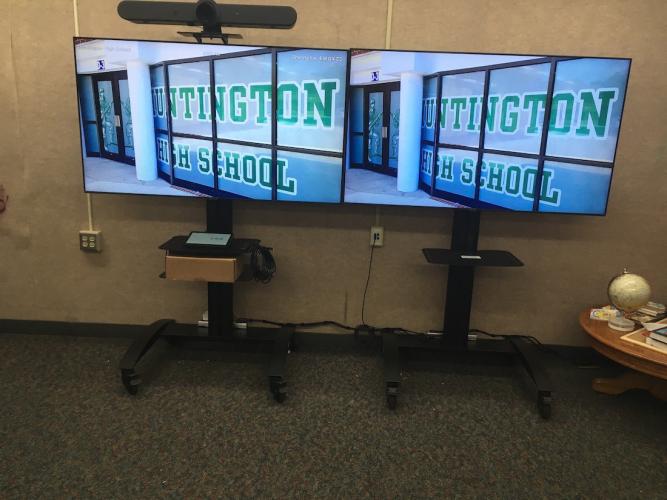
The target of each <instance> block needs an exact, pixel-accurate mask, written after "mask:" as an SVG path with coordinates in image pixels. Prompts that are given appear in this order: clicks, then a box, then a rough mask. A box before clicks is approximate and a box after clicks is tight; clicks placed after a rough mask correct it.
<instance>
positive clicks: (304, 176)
mask: <svg viewBox="0 0 667 500" xmlns="http://www.w3.org/2000/svg"><path fill="white" fill-rule="evenodd" d="M341 167H342V159H341V158H332V157H329V156H317V155H309V154H303V153H290V152H286V151H278V166H277V174H278V175H277V180H276V182H277V187H278V199H279V200H285V201H320V202H328V203H338V202H339V201H340V194H341V193H340V187H341Z"/></svg>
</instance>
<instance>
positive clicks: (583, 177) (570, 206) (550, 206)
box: [540, 161, 611, 215]
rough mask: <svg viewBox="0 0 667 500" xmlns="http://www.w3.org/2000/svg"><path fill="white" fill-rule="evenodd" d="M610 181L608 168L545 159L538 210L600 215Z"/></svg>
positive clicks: (602, 212)
mask: <svg viewBox="0 0 667 500" xmlns="http://www.w3.org/2000/svg"><path fill="white" fill-rule="evenodd" d="M610 182H611V169H610V168H605V167H591V166H588V165H574V164H572V163H557V162H552V161H545V162H544V172H543V174H542V189H541V190H540V212H565V213H578V214H596V215H602V214H604V212H605V207H606V206H607V196H608V194H609V183H610Z"/></svg>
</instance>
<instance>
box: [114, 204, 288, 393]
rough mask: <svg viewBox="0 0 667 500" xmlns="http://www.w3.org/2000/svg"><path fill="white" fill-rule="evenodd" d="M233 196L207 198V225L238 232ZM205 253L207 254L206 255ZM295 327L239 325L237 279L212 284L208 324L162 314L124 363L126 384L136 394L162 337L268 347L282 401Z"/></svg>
mask: <svg viewBox="0 0 667 500" xmlns="http://www.w3.org/2000/svg"><path fill="white" fill-rule="evenodd" d="M232 214H233V211H232V201H231V200H218V199H216V200H213V199H211V200H207V201H206V230H207V231H208V232H211V233H232V226H233V224H232ZM202 256H203V255H202ZM293 337H294V328H291V327H287V326H286V327H282V328H250V327H248V328H247V329H245V328H244V329H240V328H234V284H233V283H212V282H209V283H208V329H204V328H198V327H197V326H196V325H183V324H177V323H176V322H175V321H174V320H170V319H161V320H159V321H156V322H155V323H152V324H151V325H149V326H147V327H146V329H145V332H144V333H143V334H142V335H141V336H139V338H137V339H136V340H135V341H134V342H133V343H132V345H130V347H129V349H128V350H127V352H126V353H125V355H124V356H123V359H122V360H121V362H120V375H121V381H122V383H123V386H124V387H125V389H126V390H127V392H128V393H129V394H136V393H137V390H138V387H139V384H140V383H141V380H140V378H139V374H138V370H137V365H138V364H139V362H140V361H141V360H142V359H144V358H145V357H146V355H147V354H148V353H149V351H150V350H151V348H152V347H153V345H154V344H155V343H156V342H158V341H159V340H163V341H166V342H167V343H169V344H170V345H174V346H177V347H183V346H187V345H188V344H192V343H198V344H204V345H206V346H207V348H210V349H212V350H223V351H233V352H264V353H268V354H269V364H268V381H269V390H270V391H271V394H272V395H273V398H274V399H275V400H276V401H277V402H279V403H282V402H283V401H285V399H286V398H287V382H286V380H285V370H286V364H287V354H288V353H289V352H290V350H291V349H292V348H293V342H294V338H293Z"/></svg>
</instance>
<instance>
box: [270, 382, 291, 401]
mask: <svg viewBox="0 0 667 500" xmlns="http://www.w3.org/2000/svg"><path fill="white" fill-rule="evenodd" d="M271 394H273V399H274V400H275V401H276V402H277V403H284V402H285V400H286V399H287V383H286V382H272V383H271Z"/></svg>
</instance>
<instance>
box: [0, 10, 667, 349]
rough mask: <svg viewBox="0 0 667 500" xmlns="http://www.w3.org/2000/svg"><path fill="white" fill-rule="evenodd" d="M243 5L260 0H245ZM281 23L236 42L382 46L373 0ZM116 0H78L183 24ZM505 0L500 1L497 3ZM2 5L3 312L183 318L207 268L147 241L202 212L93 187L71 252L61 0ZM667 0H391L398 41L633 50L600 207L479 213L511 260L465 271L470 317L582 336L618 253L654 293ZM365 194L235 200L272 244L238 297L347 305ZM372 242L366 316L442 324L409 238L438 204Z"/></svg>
mask: <svg viewBox="0 0 667 500" xmlns="http://www.w3.org/2000/svg"><path fill="white" fill-rule="evenodd" d="M251 3H273V2H259V1H258V0H253V1H252V2H251ZM281 3H283V4H291V5H293V6H294V7H295V8H296V9H297V10H298V13H299V20H298V22H297V25H296V26H295V28H294V29H292V30H290V31H260V30H247V31H245V32H244V33H243V34H244V36H245V39H244V42H245V43H248V44H255V45H262V44H282V45H312V46H324V47H341V48H348V47H377V48H381V47H383V46H384V40H385V18H386V9H387V1H386V0H368V1H366V2H357V1H352V0H345V1H342V0H339V1H335V2H334V1H324V0H317V1H315V0H300V1H296V0H291V1H289V0H284V1H282V2H281ZM116 4H117V0H104V1H102V0H79V22H80V33H81V35H82V36H96V37H104V36H109V37H128V38H146V39H164V40H177V39H179V38H178V37H177V35H175V31H176V29H177V28H175V27H155V26H141V25H135V24H131V23H128V22H125V21H122V20H121V19H120V18H118V16H117V15H116V13H115V8H116ZM510 5H511V8H510ZM2 11H3V12H2V16H0V37H2V40H1V41H0V65H1V67H2V70H3V71H2V79H0V102H1V103H2V106H0V108H1V109H2V116H0V151H1V152H2V160H1V161H0V184H4V185H5V187H6V188H7V191H8V192H9V195H10V203H9V206H8V209H7V211H6V212H5V213H4V214H0V317H8V318H34V319H53V320H70V321H74V320H78V321H103V322H150V321H153V320H155V319H157V318H160V317H174V318H176V319H178V320H181V321H188V322H194V321H195V320H196V319H197V318H198V316H199V314H200V313H201V311H202V309H204V308H205V287H204V285H201V284H186V283H175V282H165V281H163V280H160V279H158V278H157V276H158V274H159V273H160V271H161V265H162V262H163V261H162V255H161V253H160V251H159V250H157V246H158V245H159V244H160V243H162V241H164V240H166V239H167V238H168V237H170V236H171V235H174V234H183V233H187V232H188V231H190V230H193V229H197V228H202V227H203V221H204V203H203V201H202V200H190V199H188V200H179V199H163V198H152V197H146V198H141V197H129V196H115V195H96V196H94V197H93V206H94V216H95V225H96V226H97V227H98V228H99V229H101V230H102V231H103V233H104V238H105V250H104V252H103V253H102V254H99V255H89V254H84V253H82V252H80V251H79V250H78V243H77V232H78V230H79V229H81V228H85V227H86V225H87V215H86V198H85V195H84V194H83V193H82V186H81V163H80V146H79V133H78V121H77V111H76V110H77V108H76V95H75V87H74V77H73V62H72V49H71V43H72V42H71V37H72V35H73V34H74V22H73V7H72V2H71V1H70V0H49V1H47V0H41V1H39V2H23V1H19V0H12V1H6V2H4V3H3V5H2ZM666 20H667V4H666V3H665V2H664V1H662V0H654V1H649V0H642V1H634V2H628V1H624V0H618V1H613V0H596V1H581V0H570V1H563V0H561V1H553V0H516V1H514V2H507V1H483V0H449V1H447V2H442V1H440V0H428V1H425V0H419V1H417V0H395V4H394V12H393V29H392V38H391V47H392V48H404V49H431V50H447V51H480V52H513V53H517V52H519V53H537V54H540V53H547V54H552V53H555V54H576V55H605V56H627V57H632V58H633V64H632V74H631V77H630V85H629V89H628V95H627V102H626V106H625V116H624V120H623V127H622V128H623V130H622V133H621V140H620V144H619V148H618V157H617V165H616V172H615V175H614V184H613V187H612V192H611V201H610V203H609V211H608V216H607V217H605V218H595V217H567V216H557V215H542V216H533V215H527V214H501V213H496V214H488V213H484V214H483V216H482V228H481V234H482V236H481V238H480V248H489V249H491V248H498V249H507V250H510V251H512V252H514V253H515V254H516V255H517V256H519V257H520V258H521V259H522V260H523V261H524V262H525V264H526V266H525V267H524V268H520V269H484V270H480V271H479V272H478V273H477V281H476V287H475V297H474V313H473V317H472V326H474V327H478V328H483V329H488V330H491V331H496V332H505V333H508V332H524V333H529V334H532V335H535V336H537V337H539V338H540V339H541V340H543V341H545V342H552V343H560V344H581V343H585V339H584V338H583V336H582V334H581V332H580V331H579V328H578V326H577V321H576V317H577V314H578V312H579V311H580V310H581V309H582V308H584V307H586V306H587V305H589V304H593V303H599V302H604V301H605V300H606V299H605V288H606V285H607V282H608V280H609V278H610V277H611V276H612V275H614V274H615V273H617V272H618V271H620V270H622V268H623V267H624V266H627V267H629V268H630V269H631V270H633V271H635V272H637V273H640V274H642V275H644V276H645V277H647V278H648V280H649V281H650V282H651V283H652V284H653V288H654V292H655V298H657V299H661V300H663V301H664V300H667V279H666V278H665V264H667V258H666V257H665V246H666V245H665V243H666V242H667V231H666V230H667V223H666V222H665V221H666V219H665V212H666V210H667V187H666V186H667V182H665V180H664V179H665V172H666V171H667V165H666V163H665V147H666V144H667V120H665V116H664V115H665V112H666V111H667V109H666V108H667V106H666V104H665V103H666V102H667V101H666V100H665V95H667V80H666V77H665V75H666V74H667V62H666V61H667V60H666V59H665V56H664V50H665V48H666V47H667V21H666ZM375 216H376V213H375V209H374V208H371V207H369V208H364V207H346V206H345V207H336V209H332V208H331V207H320V206H306V205H300V206H285V205H278V204H262V203H252V202H250V203H247V202H245V203H238V204H237V205H236V213H235V233H236V234H237V235H238V236H241V237H243V236H246V237H258V238H261V239H262V240H263V241H264V242H265V243H266V244H269V245H271V246H273V247H274V248H275V256H276V259H277V261H278V274H277V276H276V277H275V279H274V280H273V281H272V282H271V284H269V285H259V284H254V283H248V284H240V285H239V286H238V293H237V300H236V311H237V314H239V315H250V316H254V317H264V318H271V319H276V320H290V321H309V320H317V319H324V318H327V319H334V320H338V321H344V322H347V323H351V324H354V323H358V322H359V321H360V304H361V295H362V292H363V285H364V281H365V277H366V269H367V263H368V252H369V248H368V232H369V226H370V225H371V224H372V223H373V222H374V221H375ZM380 217H381V223H382V225H384V226H385V231H386V235H385V239H386V246H385V247H384V248H382V249H379V250H377V251H376V256H375V260H374V264H373V266H374V267H373V276H372V281H371V286H370V290H369V293H368V303H367V320H368V321H369V322H371V323H375V324H384V325H387V324H391V325H402V326H405V327H409V328H414V329H426V328H433V327H438V326H439V325H440V324H441V322H442V307H443V296H444V288H445V280H446V268H444V267H443V268H438V267H434V266H429V265H427V264H426V263H425V262H424V260H423V258H422V256H421V252H420V249H421V248H422V247H426V246H441V247H446V246H447V245H448V239H449V237H448V234H449V230H450V226H451V217H452V213H451V212H448V211H446V210H442V211H436V210H422V209H414V208H407V209H406V208H382V210H381V213H380Z"/></svg>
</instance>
